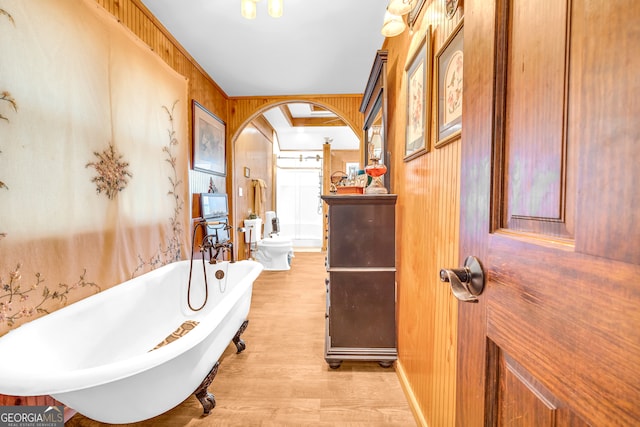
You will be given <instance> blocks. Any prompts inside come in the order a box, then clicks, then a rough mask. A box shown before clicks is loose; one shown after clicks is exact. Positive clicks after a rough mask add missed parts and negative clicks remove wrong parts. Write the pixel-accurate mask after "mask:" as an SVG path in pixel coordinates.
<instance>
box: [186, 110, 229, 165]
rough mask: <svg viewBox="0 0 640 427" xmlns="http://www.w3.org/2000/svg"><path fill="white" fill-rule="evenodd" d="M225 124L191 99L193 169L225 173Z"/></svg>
mask: <svg viewBox="0 0 640 427" xmlns="http://www.w3.org/2000/svg"><path fill="white" fill-rule="evenodd" d="M226 147H227V145H226V125H225V123H224V122H223V121H222V120H221V119H220V118H218V117H216V116H215V115H214V114H213V113H211V112H210V111H208V110H207V109H206V108H204V107H203V106H202V105H200V104H199V103H198V102H197V101H196V100H193V147H192V148H193V163H192V165H193V169H194V170H198V171H201V172H206V173H210V174H213V175H219V176H226V175H227V155H226Z"/></svg>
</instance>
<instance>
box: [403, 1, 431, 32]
mask: <svg viewBox="0 0 640 427" xmlns="http://www.w3.org/2000/svg"><path fill="white" fill-rule="evenodd" d="M405 1H406V0H405ZM425 1H426V0H411V3H412V5H413V7H412V8H411V10H410V11H409V15H408V16H407V25H409V27H411V28H413V24H415V23H416V19H418V15H419V14H420V11H421V10H422V6H424V3H425Z"/></svg>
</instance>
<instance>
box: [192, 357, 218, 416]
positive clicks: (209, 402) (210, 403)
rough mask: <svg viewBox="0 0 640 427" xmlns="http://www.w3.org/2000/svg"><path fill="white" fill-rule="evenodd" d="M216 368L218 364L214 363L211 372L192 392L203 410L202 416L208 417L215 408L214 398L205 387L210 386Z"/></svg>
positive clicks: (216, 370)
mask: <svg viewBox="0 0 640 427" xmlns="http://www.w3.org/2000/svg"><path fill="white" fill-rule="evenodd" d="M218 366H220V362H216V364H215V365H213V368H211V371H209V373H208V374H207V376H206V377H205V379H204V380H202V384H200V385H199V386H198V388H197V389H196V391H195V392H194V394H195V395H196V397H197V398H198V400H199V401H200V404H201V405H202V408H203V409H204V414H203V415H209V412H211V410H212V409H213V408H215V407H216V398H215V396H214V395H213V394H211V393H209V391H208V390H207V387H209V386H210V385H211V383H212V382H213V379H214V378H215V376H216V374H217V373H218Z"/></svg>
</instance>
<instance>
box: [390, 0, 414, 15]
mask: <svg viewBox="0 0 640 427" xmlns="http://www.w3.org/2000/svg"><path fill="white" fill-rule="evenodd" d="M415 3H416V2H415V0H390V1H389V5H388V6H387V10H388V11H389V13H392V14H394V15H399V16H402V15H406V14H407V13H409V12H411V9H413V6H414V5H415Z"/></svg>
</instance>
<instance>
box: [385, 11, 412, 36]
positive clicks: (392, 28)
mask: <svg viewBox="0 0 640 427" xmlns="http://www.w3.org/2000/svg"><path fill="white" fill-rule="evenodd" d="M405 28H407V25H406V24H405V23H404V19H402V16H400V15H394V14H393V13H391V12H389V10H388V9H387V11H386V12H385V14H384V22H383V23H382V30H381V31H380V32H381V33H382V35H383V36H385V37H395V36H397V35H398V34H401V33H402V32H403V31H404V29H405Z"/></svg>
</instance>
